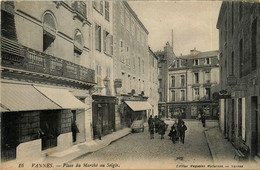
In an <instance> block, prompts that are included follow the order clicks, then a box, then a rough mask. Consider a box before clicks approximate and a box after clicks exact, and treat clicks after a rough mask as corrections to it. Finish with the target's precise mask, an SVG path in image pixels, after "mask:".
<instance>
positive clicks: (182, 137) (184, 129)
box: [180, 121, 187, 143]
mask: <svg viewBox="0 0 260 170" xmlns="http://www.w3.org/2000/svg"><path fill="white" fill-rule="evenodd" d="M186 130H187V126H186V125H185V122H184V121H182V124H181V127H180V136H181V141H182V143H184V139H185V131H186Z"/></svg>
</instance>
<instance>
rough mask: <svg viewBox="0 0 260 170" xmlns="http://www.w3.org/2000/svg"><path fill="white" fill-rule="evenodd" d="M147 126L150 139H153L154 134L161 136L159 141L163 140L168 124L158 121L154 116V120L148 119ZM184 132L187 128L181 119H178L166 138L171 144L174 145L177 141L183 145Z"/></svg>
mask: <svg viewBox="0 0 260 170" xmlns="http://www.w3.org/2000/svg"><path fill="white" fill-rule="evenodd" d="M148 125H149V132H150V138H151V139H154V133H158V134H159V135H160V136H161V139H164V135H165V132H166V130H167V127H168V124H166V123H165V122H164V121H163V120H161V119H159V118H158V117H157V116H155V117H154V118H153V117H152V116H150V117H149V119H148ZM186 130H187V126H186V125H185V122H184V121H183V120H182V119H181V118H178V122H177V121H176V120H175V122H174V124H173V125H172V127H171V130H170V133H169V134H168V136H169V137H170V139H171V140H172V142H173V143H175V141H178V140H179V139H180V140H181V142H182V143H184V139H185V131H186Z"/></svg>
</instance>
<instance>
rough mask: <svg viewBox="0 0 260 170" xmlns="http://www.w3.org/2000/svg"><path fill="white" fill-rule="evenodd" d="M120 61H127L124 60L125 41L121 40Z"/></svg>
mask: <svg viewBox="0 0 260 170" xmlns="http://www.w3.org/2000/svg"><path fill="white" fill-rule="evenodd" d="M119 44H120V48H119V49H120V61H122V62H125V61H124V42H123V41H122V40H121V41H120V43H119Z"/></svg>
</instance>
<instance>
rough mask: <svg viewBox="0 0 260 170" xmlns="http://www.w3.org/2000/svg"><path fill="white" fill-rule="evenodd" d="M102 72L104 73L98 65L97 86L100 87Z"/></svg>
mask: <svg viewBox="0 0 260 170" xmlns="http://www.w3.org/2000/svg"><path fill="white" fill-rule="evenodd" d="M101 72H102V68H101V66H100V65H98V64H97V65H96V74H97V76H96V77H97V85H98V86H101V83H102V82H101Z"/></svg>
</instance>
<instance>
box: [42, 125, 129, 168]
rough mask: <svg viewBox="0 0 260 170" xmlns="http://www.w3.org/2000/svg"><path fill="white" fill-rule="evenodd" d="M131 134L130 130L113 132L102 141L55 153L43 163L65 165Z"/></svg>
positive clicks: (97, 140) (85, 143)
mask: <svg viewBox="0 0 260 170" xmlns="http://www.w3.org/2000/svg"><path fill="white" fill-rule="evenodd" d="M130 133H131V129H130V128H125V129H122V130H119V131H116V132H113V133H112V134H108V135H106V136H104V137H102V140H99V139H96V140H93V141H89V142H84V143H81V144H78V145H75V146H72V147H71V148H69V149H67V150H65V151H61V152H56V153H53V154H51V155H48V157H46V158H45V159H44V162H55V164H57V163H66V162H70V161H72V160H74V159H76V158H79V157H81V156H84V155H87V154H90V153H92V152H95V151H97V150H99V149H102V148H104V147H106V146H108V145H109V144H111V143H112V142H114V141H116V140H118V139H120V138H122V137H124V136H126V135H128V134H130Z"/></svg>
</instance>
